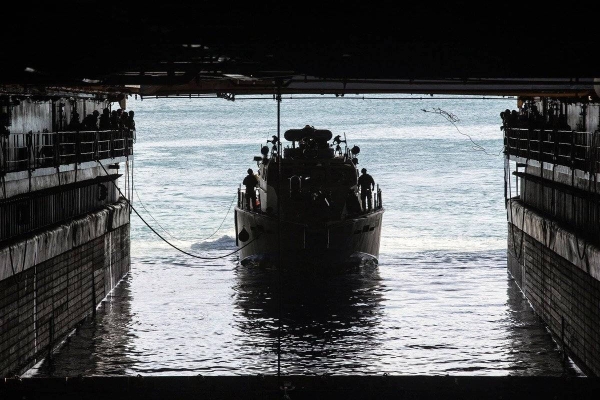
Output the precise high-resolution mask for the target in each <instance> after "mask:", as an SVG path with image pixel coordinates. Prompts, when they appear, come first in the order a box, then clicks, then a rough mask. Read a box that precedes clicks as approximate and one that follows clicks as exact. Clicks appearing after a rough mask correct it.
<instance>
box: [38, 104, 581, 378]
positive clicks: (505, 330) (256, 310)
mask: <svg viewBox="0 0 600 400" xmlns="http://www.w3.org/2000/svg"><path fill="white" fill-rule="evenodd" d="M379 97H383V96H379ZM408 97H410V96H408ZM128 106H129V108H130V109H133V110H135V112H136V117H137V119H136V125H137V127H138V133H137V136H138V137H137V143H136V147H135V165H134V168H133V171H134V188H135V190H134V191H133V196H132V199H133V206H134V207H135V209H136V210H137V211H138V212H139V213H140V215H142V217H143V218H144V220H146V222H148V223H149V224H150V225H151V226H152V227H153V228H154V229H155V230H156V231H157V232H159V233H161V235H162V236H163V237H164V238H165V239H167V240H168V241H169V242H170V243H171V244H172V245H173V246H175V247H177V248H180V249H182V250H184V251H186V252H189V253H192V254H195V255H197V256H198V257H202V258H194V257H190V256H189V255H185V254H183V253H181V252H178V251H177V250H176V249H174V248H173V247H172V246H170V245H169V244H167V243H165V242H164V241H162V240H161V239H160V238H158V237H157V236H156V235H155V234H154V233H153V232H152V231H151V230H150V229H149V228H148V227H147V226H146V225H145V224H144V223H143V222H142V221H141V220H140V218H138V217H136V215H135V214H132V271H131V273H130V274H129V275H128V276H127V277H126V278H125V279H124V280H123V281H122V282H121V284H120V285H119V286H118V287H117V288H116V289H115V290H114V291H113V293H111V295H109V296H108V297H107V299H106V300H105V301H104V302H103V303H102V305H101V306H100V307H99V308H98V312H97V315H96V318H94V319H90V320H88V321H86V322H85V323H84V324H83V325H82V326H81V327H80V328H79V329H78V330H77V331H76V332H75V333H74V334H73V335H72V336H71V337H70V338H69V339H68V340H67V341H66V342H65V344H64V345H63V346H62V348H61V349H60V351H58V352H57V354H55V355H54V357H53V358H52V360H44V361H43V362H42V363H40V364H39V365H38V366H36V367H35V368H34V369H32V370H31V371H30V372H29V373H28V375H30V376H75V375H105V374H118V375H137V374H141V375H196V374H204V375H245V374H276V373H282V374H323V373H330V374H380V373H389V374H396V375H402V374H419V375H423V374H426V375H445V374H451V375H509V374H510V375H581V372H580V371H579V370H578V369H577V368H575V367H574V366H573V364H572V363H571V362H570V361H569V360H567V361H566V362H563V359H562V354H561V352H560V351H559V347H558V346H557V344H556V343H555V342H554V341H553V340H552V338H551V336H550V334H549V333H548V331H547V330H546V328H545V327H544V325H543V324H542V323H541V321H540V319H539V318H538V317H537V316H536V315H535V314H534V313H533V311H532V309H531V307H530V306H529V304H528V302H527V301H526V300H525V299H524V297H523V296H522V294H521V293H520V291H519V290H518V288H517V287H516V285H515V284H514V282H513V281H512V280H511V279H510V278H509V275H508V274H507V269H506V210H505V208H504V177H503V158H502V156H501V155H500V151H501V149H502V132H501V131H500V129H499V126H500V117H499V114H500V112H501V111H503V110H504V109H506V108H510V109H513V108H515V106H516V100H515V99H492V100H484V99H475V100H472V99H466V98H452V99H447V98H436V97H432V98H418V97H416V96H413V97H412V99H410V100H407V99H390V97H388V98H387V99H385V100H383V99H358V98H355V99H330V98H321V99H318V100H315V99H295V100H290V99H284V101H283V102H282V106H281V116H282V117H281V122H282V130H281V131H282V132H284V131H285V130H286V129H290V128H298V127H302V126H304V125H306V124H310V125H313V126H315V127H317V128H324V129H331V130H332V131H333V133H334V135H336V134H342V133H346V135H347V139H348V144H349V145H358V146H360V148H361V150H362V151H361V154H360V155H359V160H360V161H359V167H363V166H364V167H366V168H367V169H368V170H369V173H371V174H372V175H373V176H374V178H375V180H376V182H377V183H378V184H379V185H380V187H381V188H382V191H383V201H384V207H385V208H386V212H385V214H384V219H383V228H382V244H381V257H380V261H379V264H378V265H364V266H362V267H360V268H356V269H352V270H348V271H343V272H340V271H338V272H329V273H324V274H318V275H317V274H314V273H305V272H303V273H291V272H290V273H280V272H278V271H275V270H269V269H265V270H257V269H252V268H247V267H243V266H240V265H238V262H237V261H238V260H237V256H236V254H230V253H232V252H233V251H234V250H235V246H234V244H235V243H234V239H233V238H234V232H233V229H234V228H233V213H232V209H231V207H232V205H233V202H234V201H235V199H236V191H237V187H238V186H239V184H240V182H241V180H242V179H243V177H244V175H245V171H246V169H247V168H249V167H253V166H254V165H255V164H254V163H253V162H252V158H253V157H254V156H255V155H257V154H259V149H260V146H261V145H263V144H266V140H267V139H270V138H271V136H272V135H274V134H277V131H276V122H277V118H276V116H277V114H276V103H275V102H274V101H273V100H271V99H261V100H250V99H248V100H236V101H235V102H227V101H225V100H222V99H167V100H164V99H163V100H159V99H152V100H147V99H145V100H144V101H135V102H134V101H130V103H129V105H128ZM424 110H425V111H424ZM440 111H443V112H445V113H446V114H444V113H442V112H440ZM448 113H450V114H452V115H453V116H456V117H458V118H459V121H457V122H455V123H452V122H450V121H449V120H448V118H446V117H448V116H449V115H450V114H448ZM122 184H124V182H122ZM509 192H510V190H509ZM211 258H212V259H211Z"/></svg>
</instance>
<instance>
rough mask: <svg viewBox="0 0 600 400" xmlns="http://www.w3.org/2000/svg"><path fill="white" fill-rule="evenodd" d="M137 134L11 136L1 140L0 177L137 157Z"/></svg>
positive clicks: (86, 133)
mask: <svg viewBox="0 0 600 400" xmlns="http://www.w3.org/2000/svg"><path fill="white" fill-rule="evenodd" d="M134 133H135V132H134V131H130V130H105V131H64V132H38V133H33V132H32V131H29V132H27V133H10V134H8V135H3V136H1V137H0V174H4V173H7V172H16V171H26V170H32V169H36V168H44V167H56V166H59V165H64V164H73V163H82V162H85V161H94V160H102V159H108V158H115V157H123V156H129V155H132V154H133V141H134Z"/></svg>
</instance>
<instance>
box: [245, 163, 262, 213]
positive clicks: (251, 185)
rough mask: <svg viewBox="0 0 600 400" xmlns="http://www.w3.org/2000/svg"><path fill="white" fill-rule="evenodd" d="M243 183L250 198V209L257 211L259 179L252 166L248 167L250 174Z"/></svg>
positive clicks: (247, 198)
mask: <svg viewBox="0 0 600 400" xmlns="http://www.w3.org/2000/svg"><path fill="white" fill-rule="evenodd" d="M242 184H243V185H244V186H246V200H248V210H254V211H256V189H255V188H256V185H258V179H257V178H256V175H254V171H252V168H248V175H246V177H245V178H244V180H243V182H242Z"/></svg>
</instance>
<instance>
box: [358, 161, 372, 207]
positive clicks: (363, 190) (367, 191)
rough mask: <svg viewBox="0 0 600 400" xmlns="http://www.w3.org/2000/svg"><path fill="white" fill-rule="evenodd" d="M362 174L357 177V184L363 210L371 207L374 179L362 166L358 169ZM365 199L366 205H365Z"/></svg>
mask: <svg viewBox="0 0 600 400" xmlns="http://www.w3.org/2000/svg"><path fill="white" fill-rule="evenodd" d="M360 172H362V175H361V176H360V177H359V178H358V185H359V186H360V199H361V201H362V205H363V211H367V210H369V211H371V209H372V208H373V193H372V191H373V190H375V181H374V180H373V177H372V176H371V175H369V174H367V169H366V168H363V169H361V170H360ZM365 200H366V201H367V204H368V206H367V207H365Z"/></svg>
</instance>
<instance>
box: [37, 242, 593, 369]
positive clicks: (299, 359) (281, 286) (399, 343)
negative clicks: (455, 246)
mask: <svg viewBox="0 0 600 400" xmlns="http://www.w3.org/2000/svg"><path fill="white" fill-rule="evenodd" d="M279 372H280V373H282V374H284V375H285V374H302V375H312V374H324V373H328V374H336V375H368V374H379V375H380V374H383V373H388V374H390V375H447V374H450V375H478V376H490V375H498V376H502V375H504V376H505V375H509V374H510V375H529V376H532V375H537V376H561V375H566V376H576V375H582V374H581V371H579V370H578V369H577V368H576V367H574V365H573V364H572V363H571V362H570V361H568V360H567V361H566V362H564V361H563V357H562V354H561V353H560V349H559V346H558V345H557V344H556V343H555V342H554V341H553V340H552V338H551V336H550V334H549V333H548V331H547V330H546V328H545V327H544V325H543V323H542V322H541V320H540V319H539V318H538V317H537V316H536V315H535V313H534V312H533V310H532V309H531V307H530V305H529V304H528V302H527V300H526V299H525V298H524V297H523V295H522V293H521V292H520V291H519V289H518V287H517V286H516V284H515V283H514V282H513V281H512V280H511V279H510V278H509V276H508V274H507V272H506V251H505V250H501V251H500V250H499V251H495V252H480V253H451V252H421V253H414V254H409V253H405V254H397V255H395V256H393V257H390V256H385V255H384V256H383V257H382V258H381V259H380V263H379V265H363V266H361V267H359V268H353V269H349V270H346V271H337V272H336V271H332V272H330V273H318V274H317V273H309V272H296V273H291V272H289V271H287V272H281V273H280V272H279V271H277V270H273V269H268V268H264V269H257V268H251V267H248V266H241V265H238V263H237V260H236V259H235V257H231V258H227V259H220V260H218V261H210V262H207V261H204V260H202V261H197V260H190V259H189V257H185V256H182V255H176V256H169V257H163V258H157V257H154V256H148V257H146V258H137V259H136V260H135V263H134V265H133V268H132V271H131V274H130V276H128V277H127V279H125V280H124V281H122V282H121V284H120V285H119V286H118V287H117V288H116V289H115V291H114V292H113V293H112V294H111V295H110V296H109V297H108V298H107V299H106V301H105V302H103V303H102V306H101V307H100V308H99V309H98V311H97V315H96V318H95V319H89V320H88V321H86V322H85V323H83V324H82V326H81V327H80V328H79V329H78V330H77V332H76V333H75V334H74V335H72V336H71V337H70V339H69V341H67V342H66V343H65V345H64V346H63V347H62V348H61V349H60V350H59V351H58V352H57V353H56V354H55V355H54V357H53V359H52V360H46V361H44V362H42V363H40V365H38V366H37V367H36V368H34V369H32V370H31V371H30V372H29V373H28V374H27V376H78V375H84V376H87V375H130V376H131V375H137V374H141V375H154V376H156V375H179V376H183V375H197V374H203V375H258V374H265V375H273V374H277V373H279Z"/></svg>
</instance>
